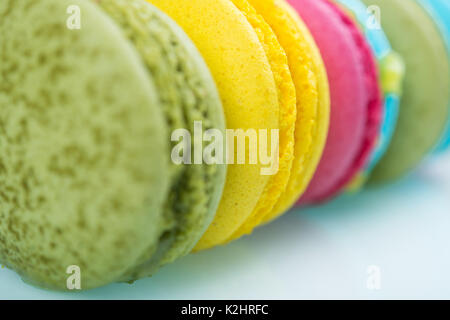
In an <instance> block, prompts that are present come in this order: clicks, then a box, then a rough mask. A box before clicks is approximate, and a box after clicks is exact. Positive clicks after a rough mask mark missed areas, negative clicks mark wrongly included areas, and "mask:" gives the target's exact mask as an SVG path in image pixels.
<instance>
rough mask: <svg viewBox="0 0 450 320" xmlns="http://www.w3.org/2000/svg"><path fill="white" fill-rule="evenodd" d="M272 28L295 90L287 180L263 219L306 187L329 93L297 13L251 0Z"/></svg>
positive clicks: (319, 147)
mask: <svg viewBox="0 0 450 320" xmlns="http://www.w3.org/2000/svg"><path fill="white" fill-rule="evenodd" d="M250 3H251V4H252V6H254V7H255V9H256V10H257V12H258V13H259V14H261V15H262V16H263V17H264V19H265V20H266V21H267V23H268V24H269V25H270V26H271V28H272V29H273V30H274V32H275V34H276V36H277V38H278V41H279V42H280V44H281V45H282V47H283V49H284V50H285V52H286V55H287V58H288V65H289V69H290V71H291V76H292V79H293V82H294V85H295V89H296V94H297V101H296V105H297V119H296V123H295V134H294V140H295V143H294V160H293V164H292V168H291V174H290V177H289V181H288V184H287V186H286V188H285V190H284V191H283V193H282V194H281V195H280V197H279V198H278V200H277V203H276V205H275V206H274V208H273V209H272V210H271V212H269V213H268V214H266V215H265V216H264V217H263V220H262V221H263V222H267V221H269V220H272V219H274V218H276V217H278V216H279V215H281V214H282V213H284V212H286V211H287V210H288V209H289V208H290V207H291V206H292V205H293V204H294V203H295V202H296V201H297V199H298V198H299V197H300V195H301V194H302V193H303V192H304V191H305V189H306V187H307V185H308V183H309V182H310V180H311V178H312V176H313V174H314V171H315V169H316V168H317V165H318V163H319V160H320V157H321V155H322V152H323V148H324V146H325V141H326V136H327V131H328V125H329V108H330V95H329V88H328V79H327V75H326V70H325V66H324V63H323V60H322V58H321V56H320V52H319V49H318V48H317V45H316V44H315V42H314V39H313V38H312V36H311V34H310V32H309V31H308V29H307V27H306V26H305V24H304V23H303V21H301V19H300V17H299V16H298V14H297V13H296V12H295V11H294V9H293V8H292V7H290V6H289V4H287V2H285V1H284V0H250Z"/></svg>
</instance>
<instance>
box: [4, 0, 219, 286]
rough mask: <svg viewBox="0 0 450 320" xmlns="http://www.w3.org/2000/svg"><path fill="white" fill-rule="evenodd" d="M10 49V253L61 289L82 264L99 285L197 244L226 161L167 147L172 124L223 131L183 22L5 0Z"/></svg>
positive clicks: (142, 11) (143, 5)
mask: <svg viewBox="0 0 450 320" xmlns="http://www.w3.org/2000/svg"><path fill="white" fill-rule="evenodd" d="M74 6H75V8H78V9H79V12H80V13H81V19H80V28H75V29H72V28H68V24H67V21H68V19H69V18H70V14H68V12H76V11H69V10H68V8H73V7H74ZM0 48H1V50H0V57H1V60H2V63H0V74H1V75H2V79H3V80H2V82H0V131H1V133H0V145H1V148H0V181H1V183H2V185H3V186H4V187H3V188H2V190H1V192H0V198H1V199H2V202H1V206H0V261H1V262H2V263H3V264H5V265H6V266H7V267H9V268H12V269H14V270H16V271H17V272H19V273H20V275H21V276H22V277H23V278H24V279H25V280H26V281H28V282H31V283H34V284H37V285H39V286H44V287H49V288H55V289H66V281H67V278H68V276H69V275H68V274H67V273H66V271H67V270H68V269H67V268H69V267H70V266H73V265H75V266H78V267H79V269H80V271H81V284H82V288H83V289H89V288H94V287H98V286H101V285H104V284H107V283H110V282H114V281H132V280H135V279H138V278H141V277H144V276H149V275H151V274H153V273H154V272H155V270H157V269H158V268H159V267H160V266H162V265H164V264H166V263H168V262H171V261H173V260H175V259H176V258H178V257H180V256H183V255H185V254H187V253H188V252H189V251H190V250H191V248H192V247H193V246H194V245H195V244H196V242H197V241H198V239H199V238H200V237H201V235H202V233H203V232H204V230H205V229H206V228H207V227H208V225H209V224H210V222H211V220H212V219H213V217H214V213H215V210H216V208H217V205H218V201H219V198H220V195H221V192H222V189H223V185H224V180H225V171H226V167H225V166H224V165H219V164H212V165H207V164H199V165H177V164H174V163H173V162H172V160H171V157H170V156H171V148H172V147H173V145H174V142H171V133H172V132H173V131H174V130H176V129H182V128H184V129H185V130H187V131H188V132H190V133H192V132H193V126H194V121H201V123H202V124H203V130H207V129H208V128H215V129H219V130H222V131H223V130H224V128H225V124H224V116H223V111H222V108H221V103H220V99H219V96H218V93H217V90H216V87H215V84H214V81H213V80H212V77H211V75H210V73H209V70H208V69H207V67H206V65H205V63H204V62H203V60H202V58H201V56H200V54H199V53H198V52H197V50H196V49H195V47H194V46H193V44H192V43H191V41H190V40H189V38H188V37H187V36H186V35H185V34H184V32H183V31H182V30H181V29H180V28H179V27H178V26H177V25H175V23H174V22H173V21H172V20H171V19H170V18H168V17H167V16H165V15H164V14H163V13H161V12H160V11H159V10H157V9H156V8H154V7H153V6H151V5H149V4H148V3H147V2H146V1H144V0H114V1H113V0H102V1H94V0H40V1H31V0H29V1H28V0H27V1H15V0H4V1H2V2H1V3H0ZM198 143H202V142H200V141H195V140H194V139H193V140H192V144H198Z"/></svg>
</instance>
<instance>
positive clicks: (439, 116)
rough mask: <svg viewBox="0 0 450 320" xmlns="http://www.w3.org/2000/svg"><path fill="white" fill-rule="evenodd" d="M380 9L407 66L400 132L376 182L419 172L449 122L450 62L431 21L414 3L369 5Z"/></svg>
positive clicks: (375, 0)
mask: <svg viewBox="0 0 450 320" xmlns="http://www.w3.org/2000/svg"><path fill="white" fill-rule="evenodd" d="M364 2H365V3H366V4H367V5H376V6H378V7H379V8H380V9H381V10H380V12H381V24H382V27H383V29H384V31H385V32H386V35H387V37H388V38H389V40H390V42H391V44H392V47H393V48H394V50H396V51H397V52H399V53H400V54H401V55H402V57H403V59H404V61H405V65H406V76H405V82H404V87H403V95H402V101H401V104H400V113H399V119H398V124H397V128H396V132H395V134H394V137H393V139H392V142H391V145H390V146H389V148H388V150H387V153H386V154H385V156H384V157H383V158H382V160H381V162H380V163H379V164H378V165H377V167H376V168H375V170H374V172H373V174H372V176H371V182H372V183H384V182H388V181H391V180H394V179H396V178H399V177H401V176H403V175H405V174H406V173H408V172H410V171H411V170H412V169H413V168H415V167H416V166H417V165H418V164H419V163H420V162H421V160H422V159H423V158H424V157H425V156H426V155H427V154H428V153H429V152H430V151H431V150H432V149H433V148H434V147H435V146H436V144H437V143H438V141H439V140H440V138H441V136H442V134H443V132H444V129H445V127H446V123H447V119H448V112H449V110H448V97H449V61H448V56H447V52H446V48H445V42H444V39H443V37H442V36H441V35H440V33H439V30H438V28H437V25H436V24H435V23H434V21H433V20H432V18H431V16H430V15H429V14H427V13H426V12H425V10H424V9H423V8H421V7H420V6H419V5H418V3H417V2H416V1H414V0H364Z"/></svg>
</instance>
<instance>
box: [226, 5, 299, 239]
mask: <svg viewBox="0 0 450 320" xmlns="http://www.w3.org/2000/svg"><path fill="white" fill-rule="evenodd" d="M231 1H232V2H233V3H234V5H235V6H236V7H237V8H238V9H239V10H240V11H241V12H242V13H243V14H244V15H245V17H246V18H247V20H248V21H249V22H250V24H251V25H252V27H253V28H254V29H255V31H256V33H257V35H258V38H259V40H260V41H261V43H262V44H263V47H264V49H265V52H266V55H267V58H268V59H269V63H270V67H271V69H272V72H273V75H274V79H275V84H276V86H277V90H278V91H277V92H278V101H279V107H280V112H279V117H280V119H279V128H280V129H279V160H278V170H277V172H276V174H274V175H272V176H271V177H270V179H269V181H268V183H267V185H266V187H265V189H264V191H263V193H262V194H261V196H260V198H259V200H258V203H257V204H256V207H255V208H254V209H253V212H252V213H251V214H250V216H249V217H248V218H247V220H246V221H245V222H244V223H243V224H242V225H241V226H240V227H239V229H237V230H236V231H235V232H234V233H233V235H232V236H231V237H230V238H229V239H228V240H234V239H237V238H239V237H241V236H242V235H244V234H248V233H251V232H252V230H253V229H254V228H255V227H256V226H258V225H259V223H260V222H261V220H262V219H263V218H264V217H265V216H266V215H268V214H269V213H270V212H271V211H272V209H273V207H274V206H275V204H276V203H277V201H278V199H279V198H280V196H281V194H282V193H283V192H284V191H285V189H286V186H287V184H288V181H289V177H290V173H291V168H292V162H293V159H294V130H295V123H296V119H297V107H296V103H297V99H296V92H295V86H294V82H293V80H292V76H291V72H290V70H289V65H288V59H287V56H286V52H285V51H284V49H283V47H282V46H281V45H280V43H279V41H278V39H277V36H276V34H275V33H274V32H273V30H272V28H271V27H270V26H269V24H267V22H266V21H265V20H264V18H263V17H262V16H261V15H259V14H258V13H257V12H256V10H255V8H253V7H252V6H251V5H250V3H249V1H248V0H231Z"/></svg>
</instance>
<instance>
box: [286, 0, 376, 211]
mask: <svg viewBox="0 0 450 320" xmlns="http://www.w3.org/2000/svg"><path fill="white" fill-rule="evenodd" d="M288 2H289V3H291V4H292V5H293V7H294V8H295V9H296V10H297V11H298V13H299V14H300V16H301V17H302V18H303V20H304V21H305V23H306V24H307V26H308V28H309V29H310V31H311V33H312V34H313V36H314V38H315V40H316V43H317V45H318V47H319V49H320V52H321V54H322V57H323V60H324V62H325V66H326V69H327V73H328V79H329V83H330V92H331V119H330V129H329V133H328V140H327V144H326V147H325V151H324V154H323V157H322V160H321V162H320V164H319V167H318V169H317V172H316V173H315V175H314V178H313V180H312V182H311V184H310V185H309V187H308V190H307V191H306V193H305V194H304V195H303V197H302V199H301V203H303V204H311V203H317V202H321V201H324V200H326V199H329V198H331V197H333V196H335V195H336V194H337V193H339V192H340V191H341V190H342V188H343V187H345V185H346V184H347V183H348V182H349V181H350V180H351V179H352V177H353V176H354V175H355V173H356V172H358V171H359V170H360V169H361V168H362V167H363V166H364V165H365V164H366V162H367V160H368V157H369V156H370V153H371V150H372V149H373V147H374V145H375V141H376V136H377V133H378V128H379V124H380V121H381V111H382V106H381V97H380V89H379V86H378V82H377V75H376V72H377V71H376V64H375V62H374V57H373V56H372V54H371V51H370V48H369V47H368V45H367V43H366V42H365V40H364V38H363V35H362V34H361V32H360V31H359V29H358V28H357V26H356V25H355V23H354V22H353V21H352V20H351V19H350V18H349V17H348V16H346V15H345V14H344V13H343V12H342V11H341V10H340V9H338V8H337V6H336V5H334V4H332V3H331V2H329V1H325V0H320V1H311V0H289V1H288Z"/></svg>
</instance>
